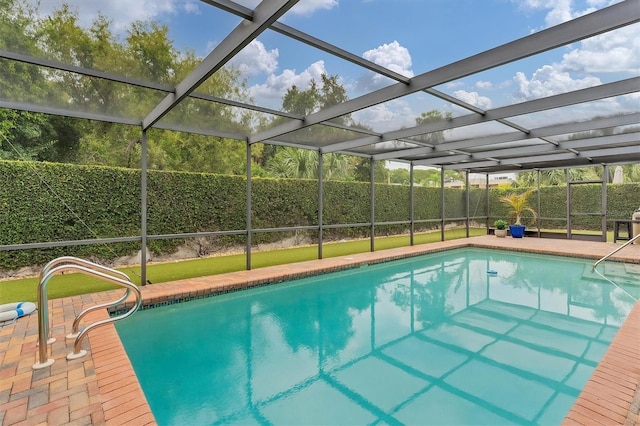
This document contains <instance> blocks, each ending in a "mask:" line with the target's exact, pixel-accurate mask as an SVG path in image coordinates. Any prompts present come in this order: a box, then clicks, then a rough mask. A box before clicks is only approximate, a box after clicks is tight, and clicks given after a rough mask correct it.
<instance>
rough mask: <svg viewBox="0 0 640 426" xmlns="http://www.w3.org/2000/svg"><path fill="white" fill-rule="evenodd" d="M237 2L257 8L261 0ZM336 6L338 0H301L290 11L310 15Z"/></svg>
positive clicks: (237, 0)
mask: <svg viewBox="0 0 640 426" xmlns="http://www.w3.org/2000/svg"><path fill="white" fill-rule="evenodd" d="M236 3H238V4H241V5H243V6H245V7H248V8H250V9H255V8H256V6H257V5H258V4H260V0H236ZM336 6H338V0H300V1H299V2H298V3H297V4H296V5H295V6H293V7H292V8H291V10H290V11H289V12H288V13H292V14H295V15H303V16H309V15H311V14H313V13H314V12H316V11H318V10H329V9H333V8H334V7H336Z"/></svg>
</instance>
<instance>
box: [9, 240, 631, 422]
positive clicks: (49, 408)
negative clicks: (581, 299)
mask: <svg viewBox="0 0 640 426" xmlns="http://www.w3.org/2000/svg"><path fill="white" fill-rule="evenodd" d="M467 246H473V247H487V248H497V249H504V250H512V251H528V252H538V253H549V254H556V255H563V256H573V257H586V258H594V259H597V258H600V257H602V256H604V255H605V254H607V253H609V252H611V251H612V250H614V249H615V248H616V247H618V246H619V244H616V245H614V244H611V243H595V242H587V241H576V240H556V239H539V238H524V239H514V238H496V237H495V236H482V237H474V238H469V239H460V240H454V241H445V242H440V243H432V244H426V245H420V246H413V247H403V248H398V249H391V250H384V251H377V252H374V253H362V254H354V255H349V256H343V257H336V258H330V259H323V260H313V261H307V262H301V263H296V264H289V265H280V266H273V267H268V268H260V269H255V270H252V271H240V272H234V273H229V274H222V275H215V276H209V277H201V278H194V279H188V280H181V281H174V282H170V283H161V284H153V285H148V286H145V287H142V288H141V291H142V294H143V299H144V304H145V305H154V304H166V303H172V302H173V301H175V300H186V299H190V298H197V297H203V296H205V295H207V294H211V293H219V292H224V291H231V290H236V289H239V288H244V287H251V286H257V285H264V284H267V283H270V282H280V281H284V280H288V279H293V278H299V277H304V276H310V275H315V274H318V273H322V272H329V271H336V270H340V269H345V268H349V267H352V266H354V265H359V264H363V263H373V262H381V261H387V260H393V259H397V258H403V257H407V256H413V255H418V254H423V253H430V252H434V251H441V250H447V249H451V248H457V247H467ZM613 258H614V259H616V260H622V261H625V262H629V263H635V264H640V245H632V246H629V247H626V248H624V249H623V250H621V251H620V252H618V254H617V255H615V256H614V257H613ZM121 294H122V291H121V290H118V291H112V292H102V293H94V294H87V295H82V296H74V297H68V298H63V299H54V300H51V301H49V315H50V325H51V326H52V336H53V337H56V338H57V341H56V342H55V343H54V344H52V345H51V347H50V352H49V353H50V354H49V356H50V357H52V358H53V359H55V363H54V364H53V365H52V366H51V367H48V368H45V369H42V370H33V369H32V366H33V364H34V363H35V362H36V361H37V359H36V358H37V352H38V351H37V346H36V342H37V338H38V336H37V334H38V318H37V315H35V314H34V315H29V316H27V317H24V318H21V319H19V320H18V321H16V322H15V323H13V324H11V325H8V326H5V327H3V328H0V365H1V367H0V424H2V425H7V426H8V425H40V424H42V425H44V424H47V425H64V424H73V425H102V424H107V425H147V424H156V423H155V419H154V417H153V414H152V413H151V410H150V408H149V405H148V404H147V401H146V399H145V397H144V394H143V392H142V389H141V388H140V385H139V383H138V380H137V378H136V376H135V373H134V371H133V368H132V366H131V363H130V362H129V359H128V357H127V355H126V353H125V351H124V348H123V347H122V343H121V342H120V338H119V337H118V334H117V332H116V330H115V327H114V326H113V325H107V326H104V327H101V328H100V329H99V330H94V331H92V332H91V333H90V334H89V337H88V339H87V341H85V343H84V347H85V348H86V349H87V350H88V351H89V353H88V355H87V356H85V357H83V358H80V359H77V360H72V361H67V360H66V358H65V357H66V355H67V353H68V352H70V351H71V350H72V341H68V342H65V339H64V336H65V335H66V334H67V333H70V330H71V326H72V322H73V319H74V318H75V316H76V315H77V314H78V313H79V312H80V311H81V310H82V309H83V308H85V307H88V306H92V305H94V304H96V303H104V302H105V301H109V300H115V299H117V298H118V297H119V296H120V295H121ZM107 317H108V314H107V312H106V311H99V312H96V313H94V314H90V316H89V317H88V318H87V319H86V320H84V321H83V323H88V322H92V321H95V320H98V319H104V318H107ZM639 411H640V303H636V305H635V306H634V308H633V309H632V311H631V313H630V314H629V317H628V318H627V320H626V321H625V323H624V324H623V325H622V327H621V328H620V330H619V331H618V333H617V334H616V336H615V338H614V340H613V342H612V343H611V345H610V347H609V349H608V350H607V352H606V353H605V355H604V357H603V358H602V360H601V361H600V363H599V364H598V367H597V368H596V370H595V371H594V373H593V375H592V376H591V378H590V380H589V382H588V383H587V385H586V386H585V387H584V389H583V391H582V393H581V394H580V396H579V397H578V400H577V401H576V403H575V404H574V406H573V408H572V409H571V411H570V412H569V413H568V415H567V417H566V418H565V421H564V424H567V425H577V424H583V425H592V424H603V425H611V424H623V425H635V424H640V415H639Z"/></svg>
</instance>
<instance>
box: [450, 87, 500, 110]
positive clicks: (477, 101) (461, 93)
mask: <svg viewBox="0 0 640 426" xmlns="http://www.w3.org/2000/svg"><path fill="white" fill-rule="evenodd" d="M453 96H455V97H456V98H458V99H460V100H461V101H463V102H466V103H468V104H471V105H474V106H477V107H478V108H481V109H484V110H487V109H490V108H491V99H489V98H487V97H486V96H480V95H479V94H478V92H467V91H466V90H456V91H455V92H453Z"/></svg>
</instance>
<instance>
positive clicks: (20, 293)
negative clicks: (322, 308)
mask: <svg viewBox="0 0 640 426" xmlns="http://www.w3.org/2000/svg"><path fill="white" fill-rule="evenodd" d="M469 234H470V235H471V236H478V235H485V234H486V231H485V229H484V228H472V229H470V231H469ZM465 236H466V232H465V230H464V229H452V230H447V231H446V232H445V239H447V240H452V239H457V238H464V237H465ZM436 241H440V231H437V232H428V233H420V234H415V235H414V243H415V244H426V243H432V242H436ZM406 246H409V235H400V236H393V237H378V238H376V240H375V249H376V251H378V250H386V249H390V248H395V247H406ZM369 248H370V241H369V240H368V239H366V240H357V241H347V242H337V243H326V244H323V246H322V255H323V257H325V258H329V257H338V256H345V255H349V254H355V253H365V252H368V251H369ZM317 256H318V247H317V246H309V247H295V248H289V249H280V250H271V251H263V252H252V253H251V266H252V268H254V269H256V268H263V267H265V266H273V265H282V264H286V263H295V262H302V261H305V260H313V259H317ZM245 266H246V260H245V256H244V254H235V255H228V256H215V257H207V258H203V259H193V260H183V261H178V262H171V263H158V264H152V265H148V266H147V279H148V280H149V281H151V282H152V283H162V282H167V281H176V280H181V279H186V278H194V277H203V276H207V275H216V274H224V273H227V272H234V271H242V270H244V269H245ZM118 269H119V270H121V271H122V272H124V273H125V274H127V275H128V276H129V277H130V278H131V280H132V281H133V282H134V283H135V284H137V285H140V267H139V266H137V267H135V266H130V267H123V268H118ZM37 287H38V278H37V277H33V278H21V279H15V280H7V281H0V304H4V303H11V302H35V300H36V289H37ZM113 288H116V287H114V285H113V284H109V283H107V282H105V281H102V280H99V279H96V278H93V277H89V276H87V275H84V274H65V275H58V276H55V277H53V278H52V279H51V280H50V281H49V283H48V285H47V293H48V296H49V299H56V298H60V297H68V296H75V295H78V294H85V293H94V292H98V291H104V290H110V289H113Z"/></svg>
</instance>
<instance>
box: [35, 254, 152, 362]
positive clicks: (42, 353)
mask: <svg viewBox="0 0 640 426" xmlns="http://www.w3.org/2000/svg"><path fill="white" fill-rule="evenodd" d="M65 271H75V272H79V273H82V274H85V275H90V276H94V277H97V278H100V279H102V280H105V281H109V282H111V283H113V284H117V285H119V286H121V287H124V288H125V289H126V291H125V293H124V295H123V296H122V297H120V298H119V299H118V300H116V301H113V302H108V303H103V304H100V305H96V306H92V307H90V308H87V309H85V310H83V311H82V312H81V313H80V314H78V316H77V317H76V318H75V320H74V321H73V327H72V332H71V333H70V334H68V335H67V338H68V339H73V338H75V342H74V345H73V352H72V353H70V354H69V355H67V359H76V358H80V357H82V356H84V355H85V354H86V353H87V352H86V351H85V350H81V349H80V347H81V345H82V341H83V340H84V338H85V337H86V336H87V333H88V332H89V331H90V330H92V329H94V328H96V327H99V326H101V325H105V324H108V323H111V322H114V321H118V320H121V319H124V318H127V317H128V316H130V315H132V314H133V313H134V312H135V311H137V310H138V308H139V307H140V305H141V303H142V295H141V293H140V289H138V287H137V286H136V285H135V284H133V283H132V282H131V280H130V279H129V277H128V276H127V275H126V274H125V273H123V272H120V271H117V270H115V269H111V268H107V267H106V266H102V265H98V264H97V263H93V262H89V261H88V260H84V259H79V258H76V257H71V256H64V257H59V258H57V259H54V260H52V261H51V262H49V263H47V265H46V266H45V267H44V268H43V269H42V272H41V273H40V280H39V282H38V362H36V363H35V364H34V365H33V368H34V369H36V370H37V369H40V368H45V367H49V366H50V365H51V364H53V363H54V360H53V359H51V358H47V344H51V343H53V342H55V338H51V339H49V338H48V335H49V312H48V301H47V284H48V282H49V280H50V279H51V278H52V277H53V276H54V275H55V274H57V273H62V272H65ZM132 291H133V293H134V294H135V297H136V302H135V304H134V306H133V307H132V308H131V309H129V310H128V311H127V312H125V313H124V314H122V315H119V316H116V317H113V318H108V319H106V320H101V321H96V322H95V323H92V324H90V325H88V326H87V327H86V328H85V329H84V330H83V331H82V332H80V333H78V328H79V325H80V320H81V319H82V318H83V317H84V316H85V315H86V314H88V313H89V312H92V311H95V310H96V309H101V308H108V307H111V306H116V305H118V304H120V303H122V302H124V301H125V300H126V299H127V298H128V297H129V295H130V294H131V292H132Z"/></svg>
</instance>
